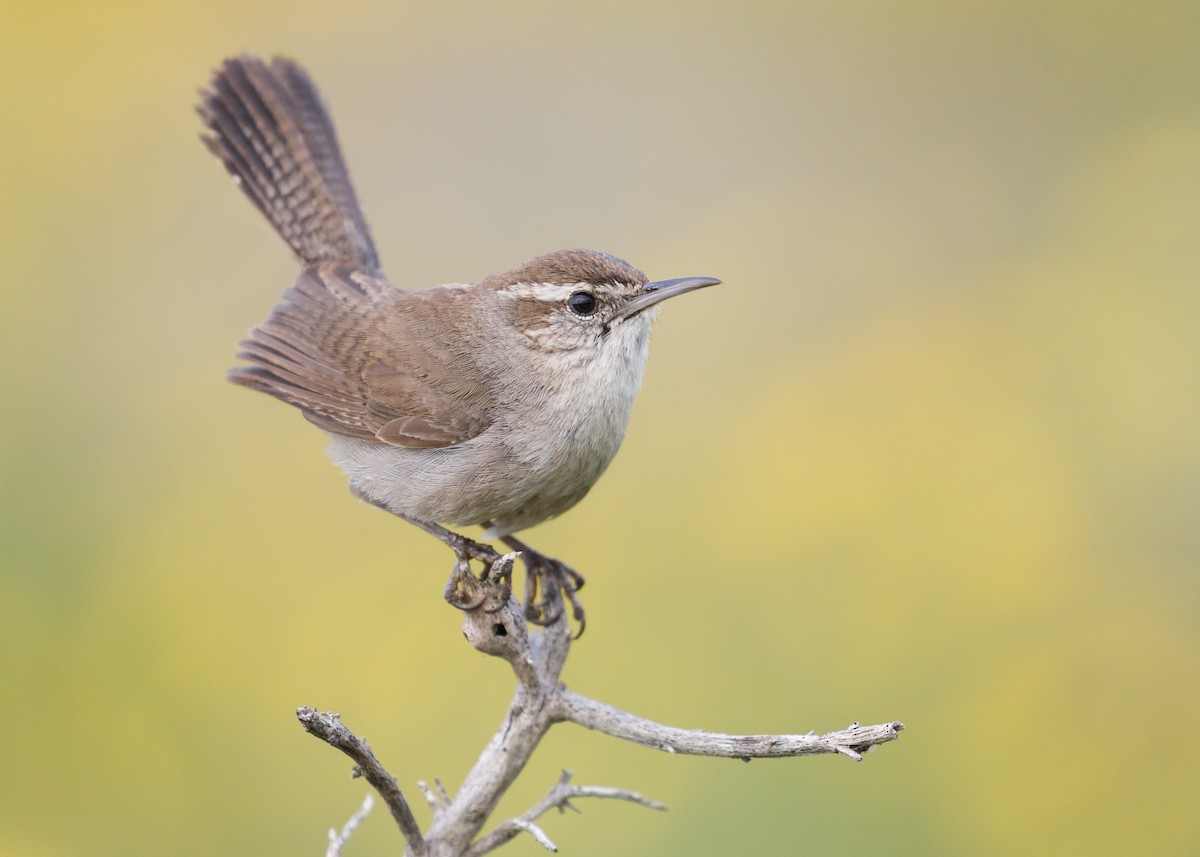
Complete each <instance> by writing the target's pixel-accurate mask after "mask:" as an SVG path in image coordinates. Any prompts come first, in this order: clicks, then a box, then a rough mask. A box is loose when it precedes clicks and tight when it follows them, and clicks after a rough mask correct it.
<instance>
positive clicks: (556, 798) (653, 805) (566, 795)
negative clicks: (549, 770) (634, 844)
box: [466, 771, 666, 857]
mask: <svg viewBox="0 0 1200 857" xmlns="http://www.w3.org/2000/svg"><path fill="white" fill-rule="evenodd" d="M570 779H571V772H570V771H563V773H562V776H561V777H559V779H558V782H556V783H555V784H554V786H553V787H552V788H551V789H550V791H549V792H547V793H546V796H545V797H544V798H542V799H541V800H540V801H538V802H537V803H536V804H534V805H533V808H532V809H530V810H529V811H528V812H526V813H524V814H523V815H521V816H520V817H518V818H510V819H509V820H508V821H506V822H504V823H503V824H501V825H500V826H499V827H497V828H496V829H495V830H493V831H492V832H491V833H489V834H487V835H486V836H484V837H483V838H482V839H479V840H478V841H477V842H475V844H473V845H472V846H471V847H470V848H468V849H467V853H466V857H482V855H484V854H487V853H488V852H489V851H493V850H495V849H497V848H499V847H500V846H501V845H503V844H504V843H505V842H508V841H509V840H510V839H512V838H513V837H514V836H516V835H517V834H518V833H521V832H522V831H524V832H526V833H528V834H530V835H531V836H533V837H534V838H535V839H536V840H537V841H538V842H540V843H541V844H542V845H543V846H545V847H546V848H547V849H549V850H550V851H557V850H558V848H557V847H555V845H554V843H553V842H551V841H550V838H549V837H548V836H546V834H545V832H544V831H543V830H542V829H541V828H540V827H538V826H537V825H535V824H534V821H535V820H536V819H538V818H540V817H541V816H543V815H545V814H546V813H547V812H549V811H550V810H552V809H557V810H558V811H559V812H560V813H561V812H563V811H564V810H568V809H572V810H575V811H576V812H578V811H579V810H577V809H575V806H574V805H573V804H572V803H571V801H572V800H574V799H576V798H584V797H595V798H610V799H614V800H626V801H630V802H631V803H636V804H639V805H641V806H644V807H648V808H650V809H661V810H665V809H666V807H665V806H663V805H662V804H661V803H659V802H658V801H654V800H650V799H649V798H646V797H643V796H642V795H641V794H639V793H638V792H635V791H629V790H628V789H615V788H610V787H608V786H573V785H571V784H570Z"/></svg>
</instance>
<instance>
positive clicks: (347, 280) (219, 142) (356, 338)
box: [196, 54, 720, 633]
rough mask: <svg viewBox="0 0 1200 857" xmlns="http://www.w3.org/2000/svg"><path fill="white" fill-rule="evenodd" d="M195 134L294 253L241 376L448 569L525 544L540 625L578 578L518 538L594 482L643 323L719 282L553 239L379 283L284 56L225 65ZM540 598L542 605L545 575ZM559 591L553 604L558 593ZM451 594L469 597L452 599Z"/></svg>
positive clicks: (605, 457)
mask: <svg viewBox="0 0 1200 857" xmlns="http://www.w3.org/2000/svg"><path fill="white" fill-rule="evenodd" d="M196 109H197V112H198V113H199V115H200V117H201V120H202V122H203V124H204V126H205V130H204V131H203V132H202V134H201V139H202V140H203V142H204V144H205V145H206V146H207V148H208V150H209V151H210V152H211V153H212V154H213V155H214V156H216V158H217V159H218V160H220V161H221V163H222V164H224V166H225V168H226V169H227V170H228V172H229V173H230V174H231V175H232V176H233V178H234V181H235V183H236V184H237V185H238V186H239V187H240V188H241V190H242V191H243V192H244V193H245V195H246V196H247V197H248V198H249V199H250V201H251V203H253V204H254V206H255V207H256V208H257V209H258V210H259V211H260V212H261V213H262V214H263V216H264V217H265V218H266V219H267V221H268V222H269V223H270V224H271V226H272V227H273V228H274V230H275V231H276V232H277V233H278V234H279V236H280V237H281V238H282V239H283V240H284V241H285V242H286V243H287V245H288V246H289V247H290V248H291V250H292V252H293V253H294V255H295V256H296V258H297V259H298V260H299V262H300V265H301V271H300V274H299V276H298V277H297V279H296V280H295V282H294V283H293V284H292V286H291V287H290V288H288V289H287V290H286V291H285V292H284V293H283V299H282V303H280V304H279V305H278V306H276V307H275V308H274V310H272V312H271V313H270V315H269V316H268V318H267V319H266V320H265V321H263V322H262V323H261V324H259V325H258V326H256V327H254V328H253V329H252V330H251V331H250V334H249V336H248V337H247V338H246V339H245V340H244V341H242V342H241V343H240V351H239V352H238V353H237V357H238V359H240V360H242V361H244V363H245V365H239V366H237V367H235V368H233V369H231V370H230V371H229V375H228V377H229V380H231V381H232V382H234V383H235V384H239V385H242V386H245V387H249V388H251V389H254V390H258V391H261V392H263V393H266V394H268V395H270V396H273V397H275V398H277V399H280V400H282V401H283V402H286V403H287V404H289V405H292V406H294V407H296V408H298V409H299V410H300V412H301V413H302V414H303V415H304V417H305V418H306V419H307V420H308V421H309V422H311V423H313V424H314V425H316V426H317V427H318V428H320V429H322V430H324V431H325V432H326V433H327V434H328V436H329V444H328V447H327V450H326V451H327V453H328V455H329V457H330V458H331V459H332V460H333V462H334V463H335V464H336V465H337V466H338V467H339V468H340V469H341V470H342V471H343V472H344V473H345V474H346V476H347V477H348V480H349V484H350V490H351V492H352V493H353V494H355V495H356V496H357V497H359V498H361V499H363V500H365V501H367V502H369V503H371V504H373V505H376V506H379V507H382V508H384V509H386V510H387V511H389V512H391V513H392V514H394V515H396V516H398V517H400V518H402V519H404V520H407V521H409V522H411V523H413V524H415V525H416V526H418V527H420V528H421V529H423V530H425V531H427V532H429V533H431V534H432V535H434V536H436V537H437V538H438V539H440V540H441V541H443V542H444V543H445V544H447V545H448V546H449V547H450V548H451V549H452V550H453V551H454V553H455V555H456V557H457V558H458V560H459V562H460V564H464V563H465V564H469V562H470V561H471V560H476V561H480V562H482V563H484V565H485V572H484V573H485V575H486V567H487V566H488V565H489V564H491V563H494V562H495V561H496V560H497V559H498V558H499V554H498V553H497V552H496V551H495V550H494V549H493V548H492V547H491V546H490V545H488V544H485V543H481V542H478V541H475V540H473V539H469V538H467V537H465V536H462V535H460V534H459V533H457V532H454V531H453V530H450V529H448V528H447V526H446V525H449V526H453V527H461V526H474V525H480V526H482V527H483V528H484V533H483V539H484V540H485V541H486V540H491V539H499V540H501V541H502V542H503V543H504V544H505V545H507V546H508V547H509V548H510V549H512V550H514V551H520V552H521V555H522V559H523V561H524V563H525V565H526V568H527V575H526V581H527V582H526V591H525V611H526V614H527V616H528V618H529V619H531V620H533V621H535V622H540V623H542V624H546V623H548V622H551V621H554V620H556V619H557V618H558V615H561V610H558V611H556V610H555V609H554V605H553V604H552V603H550V601H551V599H550V596H551V594H552V589H551V586H553V587H554V589H553V592H558V593H561V594H563V595H565V597H566V598H567V599H568V600H569V601H570V602H571V604H572V609H573V615H574V618H575V620H576V621H577V623H578V625H579V632H578V633H582V631H583V628H584V626H585V621H586V620H585V613H584V610H583V606H582V604H581V603H580V602H579V600H578V597H577V595H576V592H577V590H578V589H579V588H580V587H581V586H582V585H583V582H584V579H583V577H582V575H580V574H579V573H578V572H576V571H575V570H574V569H572V568H570V566H567V565H566V564H565V563H563V562H561V561H559V560H555V559H551V558H549V557H546V556H544V555H543V554H540V553H538V552H537V551H535V550H533V549H532V548H530V547H529V546H528V545H527V544H525V543H524V542H523V541H522V540H521V539H520V538H518V537H517V535H516V533H517V532H519V531H521V530H525V529H527V528H529V527H532V526H534V525H536V524H539V523H541V522H543V521H545V520H547V519H549V518H552V517H554V516H557V515H559V514H561V513H563V512H565V511H566V510H568V509H570V508H571V507H572V506H574V505H575V504H576V503H578V502H579V501H580V500H581V499H583V497H584V495H586V494H587V493H588V491H589V490H590V489H591V487H592V486H593V485H594V484H595V483H596V480H597V479H599V477H600V475H601V474H602V473H603V472H604V471H605V469H606V468H607V467H608V465H609V462H610V461H612V459H613V456H614V455H615V454H616V452H617V450H618V448H619V447H620V445H621V442H622V440H623V439H624V436H625V430H626V426H627V424H628V421H629V416H630V410H631V408H632V406H633V402H634V398H635V396H636V394H637V392H638V389H639V387H640V385H641V380H642V371H643V367H644V365H645V362H646V356H647V350H648V346H649V335H650V324H651V320H652V319H653V317H654V316H655V315H656V313H657V310H658V308H659V305H660V304H661V303H662V301H664V300H666V299H667V298H670V297H674V296H676V295H680V294H684V293H687V292H691V291H695V290H697V289H701V288H705V287H708V286H713V285H717V284H718V283H719V282H720V281H719V280H717V279H714V278H711V277H681V278H674V279H667V280H656V281H651V280H649V278H648V277H647V276H646V275H645V274H644V273H642V271H640V270H638V269H637V268H634V267H633V266H632V265H630V264H629V263H627V262H625V261H623V260H622V259H619V258H617V257H616V256H613V255H610V254H608V253H602V252H598V251H594V250H584V249H570V250H559V251H555V252H551V253H547V254H544V255H541V256H538V257H536V258H533V259H531V260H529V261H527V262H524V263H522V264H519V265H516V266H514V267H511V268H508V269H507V270H504V271H501V272H500V273H496V274H492V275H490V276H487V277H485V278H483V279H482V280H480V281H479V282H476V283H451V284H445V285H437V286H430V287H425V288H404V287H401V286H399V285H395V284H393V283H392V282H391V281H389V280H388V279H386V278H385V276H384V274H383V271H382V267H381V265H380V261H379V255H378V252H377V250H376V247H375V242H374V240H373V239H372V237H371V232H370V229H369V227H368V225H367V221H366V219H365V217H364V215H363V213H362V209H361V208H360V206H359V204H358V200H357V197H356V194H355V192H354V188H353V185H352V184H351V181H350V176H349V173H348V171H347V168H346V165H345V162H344V159H343V157H342V153H341V148H340V146H339V144H338V140H337V136H336V134H335V131H334V126H333V122H332V120H331V118H330V115H329V113H328V112H327V110H326V109H325V107H324V105H323V102H322V99H321V96H320V94H319V93H318V91H317V88H316V86H315V85H314V83H313V81H312V79H311V78H310V77H309V75H308V73H307V72H306V71H305V70H304V68H303V67H302V66H301V65H300V64H298V63H297V62H295V61H294V60H292V59H289V58H286V57H274V58H272V59H271V60H270V61H266V60H263V59H261V58H259V57H257V56H255V55H251V54H244V55H240V56H235V57H231V58H229V59H226V60H225V61H224V62H223V63H222V64H221V65H220V67H219V68H218V69H216V71H214V72H213V75H212V78H211V80H210V82H209V84H208V86H207V87H205V88H204V89H202V90H201V98H200V101H199V103H198V105H197V108H196ZM541 579H545V583H543V584H542V591H543V594H544V595H545V596H546V597H545V600H543V601H541V602H539V601H538V591H539V580H541ZM558 603H559V604H561V602H558ZM458 606H463V607H464V608H465V607H467V606H473V605H464V604H459V605H458Z"/></svg>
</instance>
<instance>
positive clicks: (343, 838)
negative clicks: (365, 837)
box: [325, 792, 375, 857]
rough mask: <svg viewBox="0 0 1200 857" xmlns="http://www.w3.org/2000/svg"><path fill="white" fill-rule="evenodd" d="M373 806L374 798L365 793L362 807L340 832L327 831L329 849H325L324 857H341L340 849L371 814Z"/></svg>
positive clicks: (331, 829)
mask: <svg viewBox="0 0 1200 857" xmlns="http://www.w3.org/2000/svg"><path fill="white" fill-rule="evenodd" d="M374 806H375V798H373V797H371V793H370V792H367V796H366V797H365V798H363V802H362V806H360V807H359V808H358V809H357V810H356V811H355V813H354V815H352V816H350V820H349V821H347V822H346V824H345V825H344V826H343V827H342V832H341V833H338V832H337V831H336V830H334V829H333V828H330V829H329V847H328V848H326V849H325V857H342V849H343V848H344V847H345V846H346V843H347V842H349V841H350V837H351V836H353V835H354V831H356V830H358V826H359V825H360V824H362V820H363V819H364V818H366V817H367V816H368V815H370V814H371V810H372V809H373V808H374Z"/></svg>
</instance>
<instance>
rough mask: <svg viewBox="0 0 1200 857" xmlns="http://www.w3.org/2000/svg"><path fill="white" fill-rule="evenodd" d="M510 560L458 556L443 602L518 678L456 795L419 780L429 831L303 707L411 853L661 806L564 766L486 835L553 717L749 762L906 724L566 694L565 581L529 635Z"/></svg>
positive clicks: (468, 850) (454, 853)
mask: <svg viewBox="0 0 1200 857" xmlns="http://www.w3.org/2000/svg"><path fill="white" fill-rule="evenodd" d="M515 556H516V555H515V554H507V555H505V556H503V557H501V558H499V559H498V560H496V561H495V562H494V563H493V564H492V566H491V568H489V569H487V570H486V571H485V572H484V573H483V574H482V575H481V576H479V577H476V576H475V575H474V573H472V571H471V569H470V568H469V566H468V565H467V564H466V563H460V564H459V565H458V566H456V569H455V573H454V575H452V577H451V579H450V582H449V583H448V584H447V587H446V592H447V600H448V601H449V602H450V603H451V604H453V605H454V606H456V607H458V608H459V609H460V610H462V611H463V619H462V628H463V635H464V636H465V637H466V638H467V640H468V641H469V642H470V643H471V645H472V646H474V647H475V648H476V649H477V650H478V651H480V652H483V653H485V654H488V655H492V656H493V657H497V658H500V659H502V660H504V661H506V662H507V663H508V664H509V666H510V667H511V668H512V670H513V674H514V675H515V676H516V679H517V681H516V689H515V691H514V693H513V698H512V701H511V702H510V703H509V706H508V710H507V712H505V715H504V718H503V720H502V721H501V723H500V727H499V728H498V729H497V730H496V733H495V734H494V735H493V736H492V739H491V741H489V742H488V744H487V746H486V747H484V749H483V752H482V753H481V754H480V756H479V759H478V760H477V761H476V763H475V765H474V767H472V768H471V770H470V772H469V773H468V774H467V776H466V777H465V779H464V780H463V783H462V786H461V787H460V788H459V789H458V791H457V793H455V794H454V795H453V796H450V795H448V794H447V793H446V790H445V789H444V788H443V787H442V784H441V782H439V781H436V780H435V783H436V790H435V789H433V788H430V787H429V786H428V785H427V784H426V783H419V784H418V787H419V788H420V791H421V794H422V795H423V796H424V798H425V802H426V803H427V804H429V806H430V809H431V810H432V811H433V822H432V824H431V825H430V829H429V832H428V834H427V835H426V836H425V837H424V838H423V837H422V835H421V831H420V828H419V827H418V825H417V823H416V820H415V819H414V818H413V815H412V811H411V810H410V809H409V807H408V803H407V802H406V801H405V799H404V796H403V794H401V792H400V790H399V788H398V787H397V786H396V781H395V779H394V778H393V777H392V776H391V775H390V774H388V773H387V771H385V770H384V769H383V767H382V766H381V765H380V764H379V762H378V760H377V759H376V758H375V756H374V755H373V754H372V753H371V750H370V748H369V747H368V746H367V745H366V743H365V742H364V741H362V740H361V739H359V738H357V737H355V736H354V735H353V734H352V733H351V732H350V731H349V730H348V729H346V727H345V726H343V725H342V724H341V723H340V722H339V721H338V718H337V715H334V714H320V713H318V712H317V711H315V710H313V709H309V708H301V709H299V710H298V711H297V716H298V717H299V719H300V722H301V723H302V724H304V728H305V729H307V730H308V731H309V732H310V733H312V734H313V735H316V736H317V737H319V738H321V739H322V740H324V741H326V742H328V743H329V744H331V745H332V746H334V747H337V748H338V749H339V750H341V751H342V752H343V753H346V754H347V755H348V756H350V757H351V758H352V759H354V761H355V762H356V764H357V767H356V769H355V771H356V773H357V774H361V775H362V776H364V777H366V778H367V780H368V782H370V783H371V785H372V786H374V787H375V789H376V791H378V792H379V794H380V796H381V797H382V798H383V800H384V802H385V803H387V805H388V807H389V809H390V810H391V812H392V816H393V818H395V820H396V823H397V825H398V826H399V827H400V830H401V832H402V833H403V834H404V838H405V840H406V842H407V843H408V853H409V854H410V855H412V857H463V855H467V857H483V855H485V854H487V853H489V852H490V851H493V850H495V849H496V848H499V847H500V846H501V845H503V844H505V843H506V842H509V841H510V840H512V839H513V838H514V837H516V836H517V835H518V834H520V833H528V834H529V835H530V836H532V837H533V838H534V839H536V840H537V841H538V842H539V843H540V844H541V845H543V846H544V847H546V848H548V849H550V850H551V851H553V850H556V848H555V845H554V842H553V841H552V840H551V839H550V838H549V836H547V835H546V833H545V831H543V830H542V829H541V827H539V826H538V825H537V824H536V823H535V822H536V820H537V819H538V818H540V817H541V816H542V815H543V814H545V813H546V812H548V811H549V810H551V809H558V810H559V811H560V812H562V811H565V810H567V809H572V810H574V809H575V806H574V805H573V804H572V803H571V801H572V800H575V799H580V798H609V799H615V800H624V801H628V802H631V803H636V804H639V805H641V806H645V807H649V808H651V809H665V807H663V805H662V804H659V803H657V802H655V801H652V800H649V799H648V798H645V797H643V796H642V795H641V794H639V793H637V792H634V791H629V790H627V789H618V788H609V787H606V786H575V785H571V784H570V782H568V781H569V779H570V776H571V775H570V773H568V772H564V773H563V776H562V778H561V779H560V780H559V781H558V782H557V783H556V784H555V785H554V787H553V788H551V789H550V791H549V792H548V793H547V794H546V796H545V797H544V798H542V800H541V801H539V802H538V803H537V804H536V805H535V806H533V807H532V808H531V809H530V810H529V811H528V812H526V813H524V814H523V815H521V816H518V817H517V818H512V819H509V820H508V821H505V822H503V823H502V824H500V825H498V826H497V827H495V828H494V829H493V830H492V831H491V832H490V833H488V834H486V835H484V836H480V833H481V831H482V830H483V828H484V825H485V824H487V821H488V819H489V818H490V817H491V814H492V813H493V812H494V811H495V809H496V806H497V804H498V803H499V801H500V798H501V797H502V796H503V795H504V793H505V792H506V791H507V790H508V787H509V786H511V785H512V783H513V782H514V781H515V780H516V778H517V777H518V776H519V775H520V773H521V771H522V770H524V768H525V765H526V764H527V763H528V761H529V759H530V757H531V756H532V755H533V752H534V750H535V749H536V748H537V746H538V744H539V743H540V741H541V739H542V736H544V735H545V734H546V732H547V730H549V729H550V727H551V726H553V725H554V724H555V723H562V722H572V723H577V724H579V725H580V726H584V727H586V728H588V729H595V730H598V731H600V732H604V733H605V734H607V735H611V736H613V737H615V738H621V739H623V740H626V741H632V742H634V743H637V744H642V745H644V746H647V747H652V748H654V749H657V750H663V751H665V752H668V753H687V754H692V755H701V756H723V757H727V758H735V759H745V760H747V761H749V760H750V759H752V758H779V757H785V756H811V755H817V754H821V753H839V754H841V755H844V756H848V757H849V758H851V759H855V760H860V759H862V754H863V753H865V752H866V751H868V750H870V749H873V748H874V747H875V746H877V745H879V744H883V743H886V742H888V741H894V740H896V738H897V737H899V732H900V730H901V729H903V728H904V725H903V724H902V723H899V722H892V723H884V724H880V725H877V726H860V725H858V724H857V723H854V724H851V725H850V726H849V727H848V728H846V729H842V730H840V731H837V732H830V733H828V734H825V735H817V734H816V733H814V732H809V733H808V734H807V735H726V734H722V733H717V732H703V731H700V730H693V729H678V728H675V727H671V726H664V725H663V724H660V723H655V722H654V721H652V720H646V719H645V718H642V717H637V716H635V715H633V714H629V713H628V712H625V711H622V710H620V709H618V708H614V707H613V706H611V705H606V704H605V703H602V702H598V701H596V700H593V699H589V698H588V697H586V696H582V695H580V694H578V693H574V692H572V691H569V690H567V689H566V687H564V686H563V684H562V683H561V682H560V681H559V674H560V672H561V671H562V668H563V664H564V663H565V662H566V658H567V655H568V654H569V652H570V646H571V634H570V629H569V628H568V626H567V622H566V619H565V611H564V610H562V609H561V605H562V600H561V597H562V596H561V592H560V591H559V590H558V589H557V586H558V584H557V582H556V581H555V579H554V578H553V577H552V576H550V577H548V578H547V579H546V580H544V581H543V585H544V586H545V589H544V590H543V593H544V596H545V599H546V601H547V602H548V603H550V604H551V605H552V604H553V602H554V601H558V604H559V605H560V609H559V611H558V614H557V616H558V618H557V619H556V621H554V622H552V623H551V624H550V625H548V626H546V627H545V628H543V629H542V630H541V631H539V632H537V633H532V634H531V633H530V631H529V629H528V627H527V626H526V621H525V610H524V608H523V606H522V605H521V603H520V602H519V601H517V599H516V598H514V597H513V595H512V587H511V585H510V580H511V573H512V564H513V560H514V558H515ZM476 837H479V838H478V839H476ZM331 841H332V840H331Z"/></svg>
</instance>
